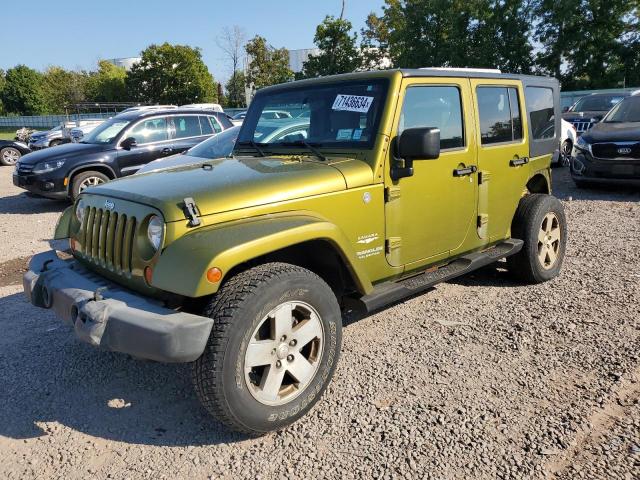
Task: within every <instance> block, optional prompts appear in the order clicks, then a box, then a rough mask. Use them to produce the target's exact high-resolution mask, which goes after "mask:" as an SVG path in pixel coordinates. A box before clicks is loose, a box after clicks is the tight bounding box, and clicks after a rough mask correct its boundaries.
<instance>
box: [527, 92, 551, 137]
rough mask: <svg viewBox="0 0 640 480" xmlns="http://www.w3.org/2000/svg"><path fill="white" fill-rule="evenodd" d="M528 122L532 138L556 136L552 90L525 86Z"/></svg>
mask: <svg viewBox="0 0 640 480" xmlns="http://www.w3.org/2000/svg"><path fill="white" fill-rule="evenodd" d="M527 105H528V107H529V122H531V133H532V135H533V138H534V140H543V139H548V138H554V137H555V136H556V130H555V128H554V127H555V120H554V114H553V90H551V89H550V88H545V87H527Z"/></svg>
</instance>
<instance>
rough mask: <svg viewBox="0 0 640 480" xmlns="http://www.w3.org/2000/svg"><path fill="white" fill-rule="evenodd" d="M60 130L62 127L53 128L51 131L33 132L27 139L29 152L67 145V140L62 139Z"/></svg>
mask: <svg viewBox="0 0 640 480" xmlns="http://www.w3.org/2000/svg"><path fill="white" fill-rule="evenodd" d="M62 129H63V126H62V125H58V126H57V127H53V128H52V129H51V130H46V131H43V132H33V133H32V134H31V137H30V138H29V148H30V149H31V150H40V149H43V148H49V147H55V146H56V145H61V144H63V143H67V140H66V139H65V138H64V137H63V131H62Z"/></svg>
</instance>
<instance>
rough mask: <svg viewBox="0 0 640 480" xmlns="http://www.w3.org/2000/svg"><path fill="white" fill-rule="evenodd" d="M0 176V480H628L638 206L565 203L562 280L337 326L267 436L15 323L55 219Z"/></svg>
mask: <svg viewBox="0 0 640 480" xmlns="http://www.w3.org/2000/svg"><path fill="white" fill-rule="evenodd" d="M10 170H11V169H8V168H1V169H0V195H1V198H0V234H1V235H2V237H1V238H2V241H3V243H4V245H5V248H4V249H3V250H2V252H0V255H1V256H0V275H1V276H0V295H1V297H2V298H0V329H1V331H2V335H0V405H2V407H1V409H0V458H2V462H0V478H64V479H75V478H86V477H89V476H95V477H98V478H132V479H133V478H168V479H171V478H195V479H199V478H221V477H222V478H265V479H269V478H282V477H292V476H295V477H299V478H316V477H317V478H325V477H329V478H362V477H367V478H368V477H373V478H394V477H402V476H407V477H409V476H414V477H418V478H427V479H428V478H434V479H435V478H438V479H441V478H473V479H481V478H561V479H573V478H585V479H595V478H620V479H638V478H640V257H639V256H638V252H639V251H640V193H638V192H637V191H635V192H633V191H630V190H622V189H619V188H616V189H611V190H604V189H599V190H584V191H578V190H576V189H574V188H573V184H572V183H571V182H570V180H569V178H568V174H567V172H566V170H556V171H555V172H554V173H555V193H556V195H557V196H558V197H559V198H560V199H562V200H563V201H564V205H565V208H566V210H567V217H568V221H569V227H570V240H569V247H568V254H567V259H566V263H565V267H564V270H563V273H562V275H561V277H560V278H558V279H556V280H555V281H552V282H550V283H547V284H544V285H538V286H533V287H532V286H522V285H519V284H516V283H514V282H512V281H511V280H510V279H509V278H508V277H507V276H506V274H505V272H504V269H503V268H501V265H498V266H497V267H490V268H486V269H483V270H481V271H479V272H477V273H475V274H474V275H472V276H469V277H466V278H463V279H460V280H457V281H454V282H452V283H448V284H443V285H440V286H438V287H437V288H436V289H434V290H433V291H432V292H430V293H428V294H425V295H422V296H419V297H416V298H413V299H411V300H408V301H406V302H404V303H401V304H398V305H396V306H394V307H391V308H389V309H387V310H384V311H381V312H379V313H377V314H375V315H372V316H369V317H367V318H364V319H359V320H355V319H347V320H346V321H345V323H346V328H345V331H344V349H343V354H342V358H341V360H340V364H339V367H338V370H337V372H336V376H335V378H334V380H333V383H332V385H331V386H330V387H329V389H328V391H327V393H326V394H325V396H324V398H323V399H322V400H321V402H320V403H319V404H318V405H317V406H316V407H315V408H314V409H313V410H312V412H311V413H310V414H309V415H308V416H307V417H306V418H304V419H302V420H301V421H300V422H298V423H297V424H295V425H293V426H292V427H290V428H289V429H287V430H286V431H283V432H279V433H275V434H270V435H266V436H263V437H260V438H247V437H244V436H241V435H237V434H234V433H231V432H228V431H226V430H224V429H223V428H222V427H221V426H220V425H219V424H217V423H216V422H215V421H214V420H211V419H210V418H209V417H207V415H206V414H205V412H204V411H203V409H202V408H201V407H200V406H199V405H198V403H197V400H196V398H195V395H194V392H193V390H192V387H191V384H190V382H189V375H188V373H189V368H188V366H186V365H161V364H155V363H151V362H140V361H137V360H133V359H131V358H128V357H127V356H124V355H119V354H110V353H104V352H98V351H96V350H94V349H92V348H91V347H89V346H86V345H84V344H81V343H79V342H77V341H75V340H74V339H73V337H72V335H71V332H70V330H69V329H67V328H66V327H64V326H63V325H62V324H61V323H60V322H59V321H58V320H57V319H56V318H54V316H53V315H52V314H51V313H49V312H46V311H44V310H40V309H36V308H34V307H32V306H31V305H29V304H28V303H27V302H26V301H25V300H24V298H23V296H22V294H21V287H20V285H19V284H18V281H19V276H20V271H21V270H22V269H23V265H24V262H25V258H26V257H27V256H28V255H31V254H32V253H34V252H36V251H40V250H43V249H45V248H46V242H45V241H44V239H46V238H48V237H49V236H50V235H51V233H52V230H53V226H54V224H55V220H56V218H57V215H58V213H59V212H60V211H61V210H62V209H63V208H64V204H61V203H55V202H49V201H46V200H36V199H32V198H28V197H26V196H24V195H21V194H20V192H19V191H18V189H15V188H13V187H12V186H10V176H11V171H10Z"/></svg>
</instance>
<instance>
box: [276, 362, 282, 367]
mask: <svg viewBox="0 0 640 480" xmlns="http://www.w3.org/2000/svg"><path fill="white" fill-rule="evenodd" d="M281 366H282V362H281V361H280V360H278V361H277V362H276V367H278V368H280V367H281Z"/></svg>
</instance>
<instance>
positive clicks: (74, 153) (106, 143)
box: [13, 109, 232, 198]
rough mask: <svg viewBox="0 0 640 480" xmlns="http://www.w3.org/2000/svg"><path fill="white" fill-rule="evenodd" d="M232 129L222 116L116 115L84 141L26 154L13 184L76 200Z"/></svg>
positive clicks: (182, 111)
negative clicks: (160, 159)
mask: <svg viewBox="0 0 640 480" xmlns="http://www.w3.org/2000/svg"><path fill="white" fill-rule="evenodd" d="M231 126H232V124H231V122H230V121H229V120H227V118H226V116H225V115H224V114H223V113H218V112H212V111H199V112H194V111H193V110H189V109H186V110H185V109H174V110H146V111H145V110H143V111H134V112H130V113H126V114H120V115H117V116H116V117H113V118H111V119H109V120H107V121H106V122H104V123H103V124H102V125H100V126H99V127H97V128H96V129H95V130H93V131H92V132H90V133H89V134H87V136H86V137H84V138H83V139H82V140H81V141H80V142H79V143H70V144H67V145H60V146H58V147H56V148H51V149H47V150H40V151H37V152H33V153H31V154H29V155H25V156H24V157H23V158H22V159H21V160H20V162H18V164H17V167H16V173H15V174H14V176H13V183H14V184H15V185H17V186H19V187H21V188H24V189H25V190H28V191H30V192H32V193H35V194H38V195H42V196H45V197H49V198H76V197H77V196H78V195H79V194H80V192H82V191H84V190H85V189H86V188H87V187H90V186H93V185H98V184H101V183H104V182H107V181H109V180H113V179H115V178H120V177H124V176H126V175H131V174H132V173H135V172H136V171H137V170H138V169H140V167H142V166H143V165H145V164H147V163H149V162H151V161H153V160H156V159H158V158H162V157H168V156H169V155H172V154H174V153H180V152H183V151H185V150H187V149H189V148H191V147H192V146H194V145H196V144H198V143H200V142H201V141H202V140H204V139H206V138H208V137H210V136H211V135H213V134H215V133H216V132H221V131H222V130H225V129H227V128H230V127H231Z"/></svg>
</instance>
